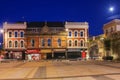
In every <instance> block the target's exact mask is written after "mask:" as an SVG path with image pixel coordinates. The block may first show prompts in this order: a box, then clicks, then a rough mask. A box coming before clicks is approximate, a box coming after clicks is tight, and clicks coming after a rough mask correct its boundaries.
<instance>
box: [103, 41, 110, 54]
mask: <svg viewBox="0 0 120 80" xmlns="http://www.w3.org/2000/svg"><path fill="white" fill-rule="evenodd" d="M104 49H105V51H106V56H110V53H109V51H110V49H111V40H110V39H104Z"/></svg>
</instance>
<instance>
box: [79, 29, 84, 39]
mask: <svg viewBox="0 0 120 80" xmlns="http://www.w3.org/2000/svg"><path fill="white" fill-rule="evenodd" d="M81 32H83V36H81ZM79 34H80V37H81V38H83V37H85V31H84V30H80V33H79Z"/></svg>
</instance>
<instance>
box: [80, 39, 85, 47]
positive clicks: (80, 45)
mask: <svg viewBox="0 0 120 80" xmlns="http://www.w3.org/2000/svg"><path fill="white" fill-rule="evenodd" d="M81 41H83V46H81ZM80 47H84V40H83V39H81V40H80Z"/></svg>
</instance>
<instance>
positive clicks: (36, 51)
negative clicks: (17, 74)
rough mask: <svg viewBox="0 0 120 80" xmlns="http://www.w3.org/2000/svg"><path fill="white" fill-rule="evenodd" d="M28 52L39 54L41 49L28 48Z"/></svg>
mask: <svg viewBox="0 0 120 80" xmlns="http://www.w3.org/2000/svg"><path fill="white" fill-rule="evenodd" d="M27 54H39V50H36V49H34V50H27Z"/></svg>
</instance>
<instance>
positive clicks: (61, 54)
mask: <svg viewBox="0 0 120 80" xmlns="http://www.w3.org/2000/svg"><path fill="white" fill-rule="evenodd" d="M53 51H54V58H56V59H61V58H62V59H64V58H66V49H54V50H53Z"/></svg>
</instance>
